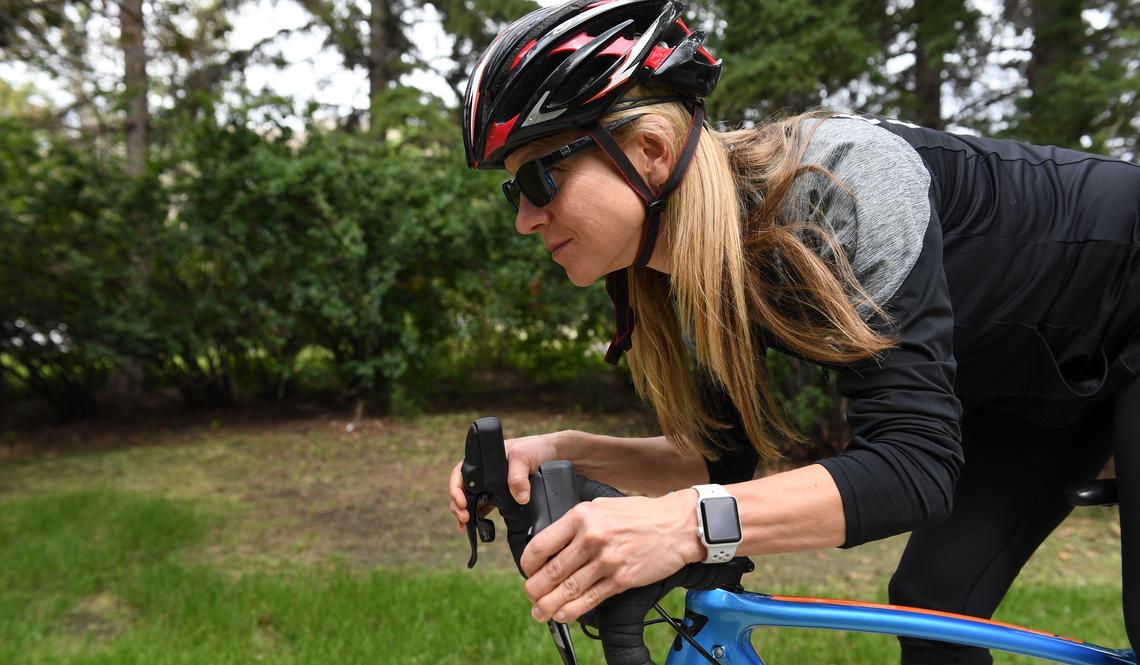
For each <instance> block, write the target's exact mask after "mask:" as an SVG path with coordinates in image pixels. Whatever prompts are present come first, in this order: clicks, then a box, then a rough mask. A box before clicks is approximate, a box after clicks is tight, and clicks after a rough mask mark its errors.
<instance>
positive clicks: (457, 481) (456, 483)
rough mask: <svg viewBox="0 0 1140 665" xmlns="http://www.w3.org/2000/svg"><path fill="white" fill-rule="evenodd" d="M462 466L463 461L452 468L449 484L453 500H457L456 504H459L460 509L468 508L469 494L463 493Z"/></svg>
mask: <svg viewBox="0 0 1140 665" xmlns="http://www.w3.org/2000/svg"><path fill="white" fill-rule="evenodd" d="M462 466H463V463H462V462H460V463H459V464H456V465H455V466H454V467H453V468H452V469H451V478H450V479H449V480H448V483H447V486H448V489H449V490H450V494H451V500H452V501H453V502H455V505H457V506H459V509H460V510H467V495H466V494H464V493H463V472H462V470H461V468H462Z"/></svg>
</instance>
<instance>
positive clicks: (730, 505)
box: [701, 496, 740, 545]
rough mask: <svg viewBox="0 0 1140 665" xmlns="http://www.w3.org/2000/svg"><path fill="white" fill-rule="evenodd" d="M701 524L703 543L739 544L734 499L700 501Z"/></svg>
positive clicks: (738, 525) (727, 497)
mask: <svg viewBox="0 0 1140 665" xmlns="http://www.w3.org/2000/svg"><path fill="white" fill-rule="evenodd" d="M701 522H703V523H704V531H705V542H707V543H708V544H709V545H726V544H728V543H739V542H740V516H739V514H738V513H737V512H736V498H735V497H731V496H718V497H713V498H708V499H702V500H701Z"/></svg>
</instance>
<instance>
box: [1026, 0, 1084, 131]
mask: <svg viewBox="0 0 1140 665" xmlns="http://www.w3.org/2000/svg"><path fill="white" fill-rule="evenodd" d="M1082 8H1083V4H1082V3H1081V1H1080V0H1032V1H1031V3H1030V20H1031V22H1032V25H1033V47H1032V48H1031V49H1030V52H1031V54H1032V56H1033V57H1032V59H1031V60H1030V61H1029V66H1028V68H1027V69H1026V78H1027V82H1028V84H1029V90H1030V92H1032V96H1031V97H1030V98H1029V99H1028V100H1027V103H1026V106H1025V108H1026V110H1027V111H1028V112H1029V117H1028V118H1027V123H1026V125H1027V127H1026V129H1028V130H1029V131H1028V133H1027V136H1026V138H1027V139H1029V140H1031V141H1033V142H1035V143H1051V144H1056V145H1074V144H1075V143H1076V142H1077V141H1078V140H1079V139H1080V135H1081V134H1082V132H1083V131H1084V129H1085V128H1087V127H1088V126H1089V124H1090V123H1091V120H1092V118H1091V117H1087V116H1090V115H1092V114H1091V113H1089V112H1088V111H1087V110H1085V109H1080V108H1073V105H1070V104H1057V102H1056V99H1062V98H1065V97H1066V95H1065V93H1066V92H1068V91H1065V90H1063V89H1062V88H1063V87H1064V85H1063V84H1061V83H1059V82H1058V78H1059V75H1061V74H1073V73H1076V72H1080V71H1081V70H1083V69H1084V67H1085V63H1084V60H1085V56H1084V51H1083V50H1084V47H1085V42H1086V41H1087V40H1086V37H1085V33H1084V31H1085V26H1084V21H1083V20H1082V19H1081V10H1082Z"/></svg>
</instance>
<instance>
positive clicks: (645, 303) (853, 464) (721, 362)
mask: <svg viewBox="0 0 1140 665" xmlns="http://www.w3.org/2000/svg"><path fill="white" fill-rule="evenodd" d="M682 9H683V5H681V4H680V3H678V2H674V1H671V0H577V1H575V2H570V3H568V4H565V5H562V6H558V7H550V8H545V9H540V10H538V11H535V12H533V13H531V14H528V15H527V16H525V17H523V18H521V19H519V20H518V21H516V22H515V23H513V24H511V25H510V26H509V27H507V28H506V29H505V30H504V31H503V32H502V33H501V34H500V35H499V36H498V37H497V38H496V40H495V41H494V42H493V43H492V44H491V46H490V47H489V48H488V49H487V50H486V52H485V53H484V54H483V55H482V57H481V59H480V60H479V63H478V65H477V66H476V68H475V70H474V73H473V75H472V77H471V80H470V82H469V84H468V88H467V94H466V99H465V102H464V125H463V140H464V144H465V146H466V151H467V160H468V164H469V165H470V166H471V167H474V168H485V169H505V170H506V171H507V172H508V173H509V174H510V175H511V176H512V179H511V180H509V181H508V182H507V183H505V184H504V192H505V193H506V195H507V198H508V199H509V201H510V202H511V204H512V205H514V206H515V208H516V209H517V216H516V228H517V230H518V232H519V233H522V234H533V235H537V236H539V237H541V240H542V242H543V243H544V244H545V246H546V247H547V249H548V250H550V251H551V258H552V259H553V260H554V261H555V262H557V263H558V264H559V265H561V266H562V267H563V268H565V270H566V274H567V276H568V277H569V279H570V280H571V281H572V282H573V283H575V284H577V285H579V286H585V285H588V284H591V283H593V282H594V281H596V280H598V279H599V278H602V277H605V278H606V283H607V289H608V291H609V293H610V296H611V298H612V299H613V301H614V305H615V312H616V328H617V333H616V334H615V336H614V340H613V342H612V344H611V346H610V349H609V352H608V353H607V360H609V361H611V362H617V360H618V358H619V357H620V356H621V355H622V354H623V352H624V353H625V355H626V358H627V361H628V364H629V368H630V371H631V373H632V375H633V378H634V381H635V384H636V386H637V388H638V390H639V392H640V393H641V394H642V395H643V396H644V397H646V398H647V399H649V400H650V401H651V402H652V403H653V405H654V407H655V409H656V412H657V416H658V419H659V422H660V425H661V429H662V432H663V433H664V435H663V436H660V437H656V438H647V439H630V438H617V437H608V436H603V435H599V434H589V433H585V432H577V431H564V432H553V433H549V434H545V435H539V436H531V437H525V438H521V439H516V440H514V441H511V442H509V444H510V449H509V453H508V458H509V463H510V478H509V482H510V484H511V487H512V492H513V493H514V494H515V497H516V498H517V499H518V500H519V501H520V502H523V503H525V502H526V501H527V500H528V498H529V497H527V496H526V494H527V482H526V478H527V474H528V473H530V472H531V471H533V470H535V469H536V468H537V466H538V465H539V464H541V463H542V462H545V461H548V460H551V459H568V460H571V461H572V462H573V463H574V464H575V466H576V468H577V470H578V471H579V472H580V473H582V474H583V475H586V476H590V477H593V478H595V479H598V480H601V481H604V482H607V483H609V484H612V485H615V486H618V487H621V488H624V489H626V490H632V491H634V492H637V493H639V494H642V495H644V496H634V497H627V498H621V499H600V500H597V501H594V502H591V503H589V504H584V505H580V506H578V507H577V508H576V509H575V510H573V511H572V512H571V513H569V514H568V515H567V517H565V518H563V519H562V520H559V521H558V522H557V523H556V524H555V525H553V526H552V527H550V528H548V529H547V530H545V531H544V532H542V533H541V534H539V535H538V536H537V537H535V538H534V540H532V541H531V543H530V545H529V546H528V548H527V550H526V553H525V554H524V555H523V559H522V566H523V568H524V570H525V571H526V573H527V574H528V577H529V579H528V580H527V582H526V593H527V595H528V597H529V598H530V599H531V600H532V601H533V602H534V612H533V613H534V616H535V618H536V619H539V620H547V619H550V618H553V619H555V620H557V621H561V622H567V621H571V620H574V619H575V618H577V617H579V616H581V615H582V614H583V613H584V612H586V611H588V610H589V609H591V608H592V607H594V606H595V605H597V604H598V603H599V602H601V601H602V600H604V599H605V598H608V597H609V596H612V595H614V594H616V593H619V592H621V591H623V590H625V589H628V588H632V587H637V586H642V585H645V584H648V583H650V582H653V581H656V580H659V579H662V578H664V577H666V576H668V575H669V574H671V573H673V572H674V571H676V570H677V569H679V568H680V567H682V566H683V565H684V564H686V563H688V562H692V561H702V560H715V557H717V556H720V557H724V556H731V555H732V554H733V553H735V554H737V555H754V554H766V553H774V552H792V551H800V550H808V549H815V548H824V547H835V546H841V547H853V546H855V545H859V544H860V543H864V542H867V541H869V540H874V539H878V538H884V537H887V536H890V535H893V534H897V533H901V532H904V531H912V532H913V533H912V535H911V537H910V541H909V544H908V545H907V548H906V551H905V553H904V554H903V557H902V560H901V562H900V564H899V567H898V570H897V571H896V573H895V575H894V577H893V578H892V580H891V584H890V598H891V601H892V602H893V603H897V604H905V605H912V606H918V607H927V608H932V609H935V610H941V611H948V612H954V613H963V614H969V615H973V616H980V617H986V618H988V617H990V616H991V615H992V613H993V611H994V609H995V608H996V607H997V605H998V603H999V602H1000V600H1001V598H1002V596H1003V595H1004V594H1005V592H1006V591H1007V589H1008V588H1009V586H1010V584H1011V583H1012V581H1013V579H1014V577H1015V576H1016V575H1017V573H1018V571H1019V570H1020V569H1021V567H1022V565H1023V564H1024V563H1025V561H1026V560H1027V559H1028V558H1029V556H1030V555H1031V554H1032V553H1033V551H1034V550H1035V549H1036V548H1037V546H1038V545H1039V544H1040V543H1041V541H1042V540H1043V539H1044V538H1045V537H1046V536H1047V535H1048V534H1049V533H1050V532H1051V531H1052V530H1053V529H1054V527H1056V525H1057V524H1058V523H1060V521H1061V520H1062V519H1064V517H1065V516H1066V515H1067V514H1068V511H1069V510H1070V509H1069V507H1068V506H1067V503H1066V499H1065V497H1064V494H1063V489H1064V488H1065V487H1067V486H1068V485H1070V484H1072V483H1075V482H1078V481H1083V480H1087V479H1091V478H1093V477H1095V476H1096V474H1097V473H1098V471H1099V470H1100V469H1101V468H1102V467H1103V466H1104V464H1105V463H1106V461H1107V460H1108V459H1109V457H1111V456H1113V455H1115V458H1116V469H1117V476H1118V481H1119V493H1120V497H1119V502H1120V521H1121V539H1122V551H1123V559H1124V563H1123V575H1124V581H1123V585H1124V613H1125V616H1126V624H1127V630H1128V635H1129V638H1130V640H1131V641H1132V643H1133V644H1134V645H1136V644H1140V380H1138V379H1137V371H1140V332H1138V331H1140V244H1138V243H1140V167H1137V166H1136V165H1134V164H1129V163H1126V162H1121V161H1116V160H1112V159H1108V158H1105V157H1101V156H1097V155H1091V154H1084V153H1080V152H1075V151H1071V150H1064V149H1059V148H1054V147H1042V146H1032V145H1025V144H1020V143H1015V142H1011V141H998V140H990V139H984V138H976V137H968V136H958V135H954V134H949V133H944V132H940V131H934V130H930V129H925V128H922V127H917V126H914V125H910V124H906V123H900V122H897V121H892V120H886V119H882V118H875V117H866V116H859V115H847V114H826V113H822V112H817V113H813V114H808V115H803V116H797V117H793V118H788V119H785V120H782V121H779V122H775V123H770V124H766V125H763V126H760V127H757V128H754V129H743V130H738V131H729V132H718V131H714V130H713V129H711V128H710V127H709V126H707V125H706V124H705V122H704V110H703V106H702V103H701V99H702V98H703V97H704V96H706V95H707V94H709V93H710V92H711V91H712V89H713V88H714V87H715V85H716V83H717V80H718V78H719V74H720V68H721V63H720V61H718V60H716V59H715V58H713V56H711V55H710V54H709V53H708V51H706V50H705V49H704V48H702V47H701V41H702V39H703V35H702V34H701V33H698V32H691V31H690V30H689V29H688V28H687V27H686V26H685V24H684V23H683V22H682V20H681V18H680V12H681V10H682ZM767 348H774V349H777V350H779V351H782V352H784V353H787V354H790V355H792V356H796V357H799V358H802V359H806V360H809V361H812V362H815V363H818V364H820V365H822V366H825V367H827V368H830V369H832V370H834V371H835V372H836V373H837V377H838V388H839V390H840V392H841V393H842V394H843V395H845V396H846V397H847V399H848V403H849V409H848V414H847V415H848V423H849V425H850V427H851V432H852V436H851V441H850V443H849V445H848V446H847V447H846V449H845V450H844V451H843V452H842V453H841V454H839V455H837V456H835V457H833V458H830V459H825V460H822V461H821V462H819V463H817V464H811V465H808V466H805V467H802V468H799V469H794V470H791V471H786V472H783V473H778V474H775V475H771V476H767V477H764V478H759V479H754V478H753V475H754V472H755V469H756V466H757V463H758V461H759V460H760V459H761V458H765V459H775V458H776V457H777V456H778V453H777V445H776V443H775V442H776V441H779V440H788V439H792V440H794V436H793V435H792V433H791V432H790V431H789V428H788V425H787V424H786V423H785V421H784V420H783V419H782V417H781V414H780V409H779V408H778V406H777V405H776V404H775V403H774V399H773V395H772V389H771V387H770V385H769V375H768V371H767V367H766V365H765V350H766V349H767ZM709 485H713V486H714V487H708V486H709ZM694 486H700V487H697V488H693V487H694ZM720 492H724V493H727V494H728V495H731V496H733V497H735V499H736V503H737V506H738V511H739V523H740V527H741V537H740V538H733V537H730V538H728V539H727V541H732V542H727V541H726V543H727V544H724V543H720V544H718V543H708V542H707V540H708V539H706V538H704V537H703V536H701V535H699V534H698V527H699V526H700V527H702V528H704V529H706V531H705V533H709V531H708V530H711V529H712V528H714V527H712V526H711V522H708V523H706V522H704V521H703V520H705V519H706V518H705V517H701V516H698V511H696V510H694V507H695V506H696V505H697V502H698V501H699V500H702V499H706V498H708V497H709V496H713V495H715V494H717V493H720ZM450 496H451V510H452V512H453V513H454V514H455V515H456V518H457V519H458V521H459V524H460V527H461V528H463V526H464V524H465V522H466V520H467V513H466V500H465V498H464V495H463V492H462V488H461V486H460V480H459V467H458V466H456V468H455V470H454V471H453V473H452V477H451V480H450ZM707 519H709V520H711V519H712V518H707ZM717 528H719V527H717ZM710 539H711V537H710ZM736 541H738V542H736ZM733 548H735V549H733ZM902 646H903V661H904V662H908V663H920V662H921V663H979V662H987V663H988V662H991V661H990V657H989V654H988V652H986V651H985V650H982V649H977V648H968V647H955V646H951V645H945V644H940V643H936V642H928V641H920V640H909V639H907V640H903V645H902Z"/></svg>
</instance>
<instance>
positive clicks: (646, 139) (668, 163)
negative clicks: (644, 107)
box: [623, 113, 676, 192]
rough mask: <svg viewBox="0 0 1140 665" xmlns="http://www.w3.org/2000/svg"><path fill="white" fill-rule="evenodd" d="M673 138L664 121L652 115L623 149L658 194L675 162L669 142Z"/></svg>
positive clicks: (671, 144) (639, 125)
mask: <svg viewBox="0 0 1140 665" xmlns="http://www.w3.org/2000/svg"><path fill="white" fill-rule="evenodd" d="M670 135H671V130H670V128H669V123H668V122H667V121H666V120H665V118H663V117H661V116H659V115H655V114H652V113H651V114H648V115H646V116H645V117H644V118H642V119H641V121H640V122H639V123H638V127H637V129H636V130H634V132H633V135H632V136H631V137H630V139H629V143H627V144H626V145H625V146H623V147H624V148H625V149H626V154H628V155H629V158H630V161H631V162H632V163H633V165H634V166H635V167H636V168H637V170H638V172H639V173H641V177H642V178H644V179H645V182H646V184H648V185H649V187H650V189H652V190H653V191H655V192H656V191H657V190H658V189H660V187H661V185H663V184H665V181H666V180H667V179H668V178H669V174H670V173H672V172H673V164H674V162H675V161H676V155H674V154H673V143H672V142H671V141H670V140H669V139H668V137H670Z"/></svg>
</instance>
